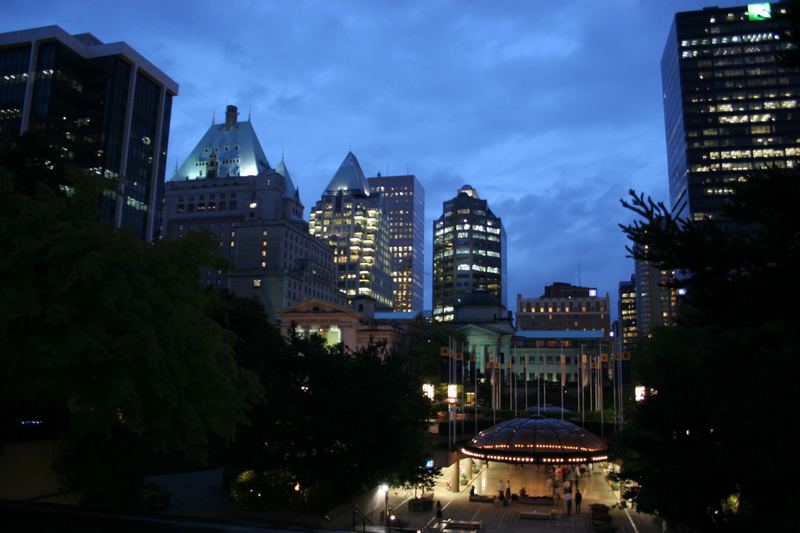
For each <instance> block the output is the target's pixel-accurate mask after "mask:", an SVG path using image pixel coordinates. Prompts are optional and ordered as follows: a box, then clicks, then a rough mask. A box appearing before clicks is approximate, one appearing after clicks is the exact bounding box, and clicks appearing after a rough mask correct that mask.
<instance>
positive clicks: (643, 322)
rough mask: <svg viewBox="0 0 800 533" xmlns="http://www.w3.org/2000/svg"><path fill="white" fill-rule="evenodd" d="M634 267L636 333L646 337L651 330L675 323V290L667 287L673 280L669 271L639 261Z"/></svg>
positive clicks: (676, 304) (676, 305) (676, 303)
mask: <svg viewBox="0 0 800 533" xmlns="http://www.w3.org/2000/svg"><path fill="white" fill-rule="evenodd" d="M635 266H636V273H635V275H634V281H635V284H636V285H635V287H636V319H637V324H636V332H637V334H638V335H639V336H645V337H646V336H649V335H650V334H651V333H652V332H653V330H655V329H657V328H660V327H664V326H671V325H672V324H673V323H674V322H675V316H676V312H677V307H678V298H677V293H676V291H675V289H674V288H672V287H670V286H669V283H670V282H671V281H672V279H673V277H674V274H673V273H672V272H671V271H669V270H661V269H659V268H657V267H655V266H653V264H652V263H650V262H649V261H645V260H641V259H637V260H636V262H635Z"/></svg>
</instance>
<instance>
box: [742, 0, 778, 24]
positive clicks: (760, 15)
mask: <svg viewBox="0 0 800 533" xmlns="http://www.w3.org/2000/svg"><path fill="white" fill-rule="evenodd" d="M771 18H772V6H770V5H769V2H761V3H759V4H747V19H748V20H769V19H771Z"/></svg>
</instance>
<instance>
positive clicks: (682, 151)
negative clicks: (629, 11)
mask: <svg viewBox="0 0 800 533" xmlns="http://www.w3.org/2000/svg"><path fill="white" fill-rule="evenodd" d="M788 10H789V3H788V2H782V3H773V4H770V3H757V4H749V5H746V6H739V7H730V8H716V7H715V8H706V9H703V10H701V11H692V12H686V13H678V14H676V15H675V20H674V22H673V25H672V28H671V30H670V33H669V37H668V39H667V44H666V47H665V49H664V54H663V58H662V61H661V76H662V84H663V97H664V117H665V125H666V141H667V163H668V170H669V190H670V202H671V208H672V213H673V215H675V216H678V217H681V218H685V219H695V220H697V219H703V218H711V219H712V220H714V219H720V216H721V209H722V205H723V203H724V202H725V201H726V199H728V198H730V197H731V195H732V194H734V193H735V192H736V189H737V187H738V184H739V183H742V182H743V181H745V180H747V178H748V176H750V175H753V174H755V173H758V172H761V171H765V170H784V169H785V170H796V169H798V168H800V146H799V145H798V142H799V141H800V114H798V109H797V108H798V101H800V75H798V73H797V72H795V71H792V70H791V69H788V68H786V67H784V66H782V65H781V63H780V60H779V55H780V54H781V52H783V51H785V50H787V49H788V48H790V47H791V44H790V43H789V42H787V40H786V39H785V36H784V31H785V30H786V29H787V28H788V27H789V25H790V22H789V20H788ZM721 222H722V223H724V220H722V221H721Z"/></svg>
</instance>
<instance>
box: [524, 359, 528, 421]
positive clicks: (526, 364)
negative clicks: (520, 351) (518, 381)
mask: <svg viewBox="0 0 800 533" xmlns="http://www.w3.org/2000/svg"><path fill="white" fill-rule="evenodd" d="M525 415H526V416H527V415H528V356H527V355H526V356H525Z"/></svg>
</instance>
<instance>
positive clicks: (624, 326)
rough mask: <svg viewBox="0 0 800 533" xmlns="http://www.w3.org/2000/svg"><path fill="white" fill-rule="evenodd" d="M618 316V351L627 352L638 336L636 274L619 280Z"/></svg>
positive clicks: (631, 348)
mask: <svg viewBox="0 0 800 533" xmlns="http://www.w3.org/2000/svg"><path fill="white" fill-rule="evenodd" d="M618 311H619V318H618V319H617V322H618V331H617V333H616V335H617V339H618V342H619V350H618V351H619V352H620V353H621V354H629V355H630V353H631V352H632V351H633V349H634V347H635V346H636V337H638V335H639V332H638V317H637V312H636V275H635V274H634V275H632V276H631V279H630V280H628V281H620V282H619V309H618Z"/></svg>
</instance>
